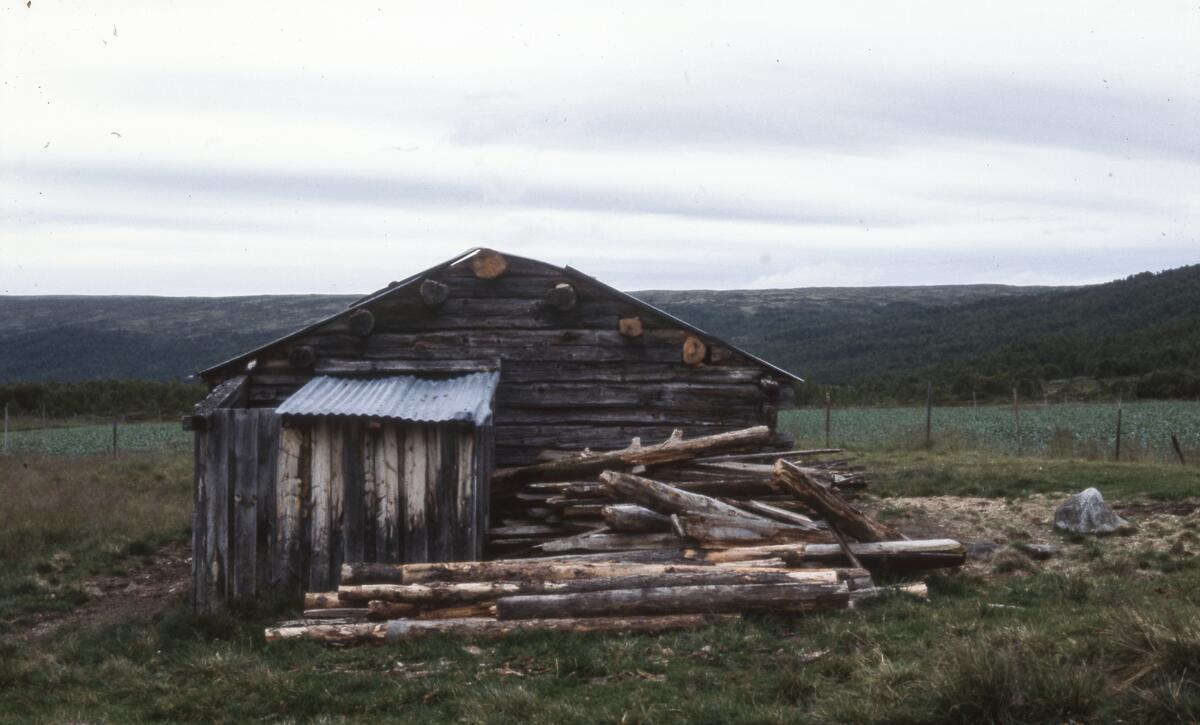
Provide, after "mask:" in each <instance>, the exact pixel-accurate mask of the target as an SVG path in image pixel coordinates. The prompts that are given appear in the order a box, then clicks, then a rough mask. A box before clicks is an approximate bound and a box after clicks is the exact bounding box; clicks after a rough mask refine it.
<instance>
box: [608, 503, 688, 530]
mask: <svg viewBox="0 0 1200 725" xmlns="http://www.w3.org/2000/svg"><path fill="white" fill-rule="evenodd" d="M600 513H601V515H602V516H603V517H604V523H605V524H607V525H608V528H609V529H611V530H612V531H615V532H618V533H627V534H629V533H632V534H649V533H665V532H668V531H670V530H671V520H670V519H669V518H667V517H666V516H663V515H662V514H660V513H657V512H655V511H651V510H650V509H648V508H645V507H643V506H638V505H637V504H614V505H610V506H605V507H603V508H602V509H601V510H600Z"/></svg>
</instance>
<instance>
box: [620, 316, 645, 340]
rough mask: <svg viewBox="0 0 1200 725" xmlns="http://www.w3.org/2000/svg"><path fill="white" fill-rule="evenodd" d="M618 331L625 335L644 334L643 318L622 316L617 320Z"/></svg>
mask: <svg viewBox="0 0 1200 725" xmlns="http://www.w3.org/2000/svg"><path fill="white" fill-rule="evenodd" d="M617 332H619V333H621V334H622V335H624V336H625V337H641V336H642V318H640V317H622V318H621V319H620V320H619V321H618V322H617Z"/></svg>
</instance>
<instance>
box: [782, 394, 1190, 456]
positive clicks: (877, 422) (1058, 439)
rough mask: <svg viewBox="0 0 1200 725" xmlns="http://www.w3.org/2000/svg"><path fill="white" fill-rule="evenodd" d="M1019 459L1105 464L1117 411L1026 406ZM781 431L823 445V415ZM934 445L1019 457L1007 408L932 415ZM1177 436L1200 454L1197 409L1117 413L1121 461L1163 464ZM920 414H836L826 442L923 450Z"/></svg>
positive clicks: (789, 416)
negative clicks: (1051, 458)
mask: <svg viewBox="0 0 1200 725" xmlns="http://www.w3.org/2000/svg"><path fill="white" fill-rule="evenodd" d="M1020 424H1021V449H1022V452H1023V453H1027V454H1032V455H1045V456H1056V457H1083V458H1102V457H1105V456H1111V455H1112V454H1113V451H1114V446H1115V442H1116V432H1117V406H1116V405H1108V404H1095V403H1078V404H1070V403H1068V404H1060V405H1040V404H1038V405H1030V406H1022V407H1021V410H1020ZM780 426H781V427H782V428H783V429H784V430H786V431H788V432H790V433H792V434H794V435H795V436H796V442H797V444H799V445H806V446H807V445H822V444H823V443H824V440H825V410H824V408H804V409H801V410H794V411H788V412H785V413H783V414H781V415H780ZM932 428H933V436H932V437H933V442H934V445H935V446H942V447H948V446H950V447H965V448H974V449H980V450H987V451H993V452H1000V453H1015V452H1016V450H1017V437H1016V420H1015V416H1014V414H1013V408H1012V406H980V407H978V408H974V407H971V406H963V407H948V408H936V407H935V408H934V409H933V426H932ZM1172 435H1176V436H1178V438H1179V441H1180V444H1181V445H1182V446H1183V449H1184V452H1185V455H1187V454H1189V453H1190V454H1191V455H1192V457H1194V456H1196V455H1200V403H1196V402H1188V401H1153V402H1141V403H1126V404H1125V405H1124V406H1123V408H1122V414H1121V451H1122V458H1126V457H1128V458H1131V459H1145V460H1167V459H1169V458H1171V457H1173V456H1174V453H1173V452H1172V449H1171V436H1172ZM924 439H925V408H924V407H921V406H914V407H904V408H836V407H835V408H834V409H833V411H832V414H831V425H830V443H831V444H833V445H837V446H844V447H848V448H889V447H894V448H904V447H914V446H919V445H921V444H923V442H924Z"/></svg>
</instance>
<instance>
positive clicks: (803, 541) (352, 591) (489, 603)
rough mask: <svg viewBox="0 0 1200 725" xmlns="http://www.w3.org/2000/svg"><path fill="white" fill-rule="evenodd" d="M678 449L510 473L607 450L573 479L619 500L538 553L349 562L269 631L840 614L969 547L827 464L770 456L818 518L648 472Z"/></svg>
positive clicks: (505, 630) (654, 625) (614, 624)
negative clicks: (927, 527)
mask: <svg viewBox="0 0 1200 725" xmlns="http://www.w3.org/2000/svg"><path fill="white" fill-rule="evenodd" d="M751 430H753V429H751ZM723 435H726V436H738V435H742V436H753V435H755V433H752V432H751V433H747V432H745V431H741V432H735V433H731V434H723ZM697 440H699V439H697ZM726 440H728V439H726ZM683 443H685V442H683V441H680V440H676V439H674V438H673V439H671V440H669V441H667V442H666V443H663V444H659V445H658V446H649V447H645V448H642V447H631V448H629V449H623V450H622V451H614V452H609V453H602V454H589V455H588V456H573V457H567V458H562V459H558V460H555V461H551V462H546V463H544V464H537V465H536V466H530V467H526V469H512V470H510V471H508V472H504V473H502V474H501V475H500V476H498V479H499V482H500V485H501V486H503V485H506V484H508V483H518V484H520V485H521V486H523V487H524V486H528V485H534V484H537V483H547V482H546V481H540V480H539V479H540V478H544V477H547V476H550V477H554V476H570V477H572V478H576V477H578V476H579V475H580V474H581V473H583V472H585V471H586V472H595V471H597V468H596V463H597V462H596V461H595V460H592V459H595V458H599V459H601V460H602V462H601V463H600V468H599V469H598V470H599V472H598V475H597V476H596V480H595V481H590V480H588V481H580V480H572V481H568V482H567V483H569V484H570V485H572V486H576V487H581V488H579V489H578V490H579V491H582V490H584V488H582V487H584V484H587V485H588V486H592V485H595V486H598V487H599V488H595V489H593V488H587V490H588V491H591V492H592V493H595V494H596V495H595V496H593V497H592V498H593V499H600V498H604V499H606V500H608V502H607V503H602V504H600V507H601V509H602V511H601V513H600V520H602V521H603V527H602V528H597V529H596V530H589V531H585V532H583V533H578V534H574V535H571V536H568V537H561V538H557V539H553V540H551V541H546V542H543V543H540V544H538V545H537V548H538V549H539V551H538V553H539V554H541V556H537V557H527V558H513V559H496V560H492V561H468V562H451V563H421V564H378V563H359V564H346V565H344V566H343V567H342V571H341V584H340V586H339V587H338V589H337V591H335V592H328V593H323V594H309V595H307V597H306V599H305V611H304V617H305V618H304V619H302V620H298V621H295V622H287V623H284V624H281V625H280V626H278V627H274V628H271V629H269V630H267V633H266V634H267V639H268V641H275V640H284V639H295V638H306V639H315V640H318V641H322V642H326V643H329V644H356V643H388V642H399V641H405V640H409V639H413V638H417V637H423V636H427V635H430V634H458V635H466V636H481V637H498V636H504V635H507V634H510V633H513V632H523V631H531V630H553V631H571V632H659V631H667V630H672V629H686V628H696V627H701V626H705V625H707V624H710V623H712V622H714V621H719V620H720V619H722V618H730V617H737V616H741V615H743V614H754V613H763V612H771V613H776V614H785V615H803V614H807V613H811V612H819V611H827V610H836V609H845V608H847V607H850V606H853V605H854V604H855V603H856V602H857V601H859V600H861V599H863V598H866V597H872V596H877V595H879V594H882V593H884V592H889V591H899V592H904V593H907V594H911V595H916V596H919V597H922V598H923V597H925V596H926V595H927V592H926V589H925V586H924V584H921V583H920V582H915V583H906V584H897V585H892V586H890V587H881V586H876V584H875V580H874V578H873V575H878V574H885V573H886V574H889V575H892V574H901V575H910V574H914V573H921V572H924V571H928V570H930V569H937V568H945V567H957V566H960V565H962V563H963V562H964V561H965V551H964V548H963V546H962V544H960V543H959V542H957V541H953V540H949V539H937V540H926V541H912V540H908V539H906V538H905V537H904V536H903V535H902V534H901V533H900V532H898V531H895V530H894V529H892V528H891V527H889V526H887V525H885V524H882V523H880V522H878V521H875V520H873V519H871V518H870V517H869V516H867V515H866V514H864V513H863V512H862V511H860V510H858V509H857V508H855V507H854V506H853V505H852V504H851V503H850V502H849V501H848V500H847V499H846V498H845V497H844V496H843V495H842V494H841V493H839V492H838V490H837V486H834V485H832V484H831V483H830V482H829V480H828V477H827V475H824V474H823V473H822V469H819V468H816V467H811V466H805V465H798V464H797V463H794V462H792V461H790V460H788V459H787V458H786V457H783V458H778V459H777V460H776V461H775V463H774V465H773V466H772V476H771V486H772V487H773V489H774V490H777V491H783V492H789V495H790V497H791V499H792V500H794V502H796V503H797V504H798V505H800V506H802V507H803V508H804V509H805V510H806V511H807V513H799V512H797V511H794V510H791V509H789V508H787V507H784V506H780V505H778V504H779V503H781V502H780V501H774V502H773V503H766V502H763V501H759V500H757V499H748V500H742V499H736V498H730V497H717V496H710V495H708V494H704V493H699V492H697V491H695V490H689V488H687V487H684V486H680V485H677V484H678V482H675V483H668V482H665V481H660V480H655V479H653V478H648V477H646V476H644V475H639V473H648V472H649V471H650V470H652V469H651V466H652V465H655V464H656V463H669V464H677V463H679V462H681V461H688V460H694V458H695V457H696V456H695V455H694V452H695V450H696V449H698V448H699V447H701V445H700V444H698V443H696V441H691V442H690V450H684V451H681V450H680V449H681V448H682V446H683ZM709 443H711V441H709ZM585 459H586V460H585ZM529 469H536V470H529ZM622 469H624V470H622ZM631 470H636V471H638V472H639V473H633V472H631ZM518 490H519V489H518ZM564 490H566V489H564ZM555 495H558V494H555ZM589 500H590V499H589ZM808 514H812V516H809V515H808Z"/></svg>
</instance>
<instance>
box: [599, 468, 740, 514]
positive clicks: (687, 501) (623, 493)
mask: <svg viewBox="0 0 1200 725" xmlns="http://www.w3.org/2000/svg"><path fill="white" fill-rule="evenodd" d="M600 480H601V481H602V482H603V483H604V485H605V486H607V487H608V489H609V490H610V491H611V492H612V496H613V497H614V498H616V499H618V500H621V499H624V500H633V501H635V502H637V503H639V504H641V505H643V506H646V507H647V508H651V509H653V510H655V511H657V512H659V513H662V514H693V513H707V514H721V515H725V516H741V517H745V518H748V519H752V520H755V519H757V520H762V518H761V517H759V516H756V515H754V514H752V513H748V512H746V511H742V510H741V509H739V508H736V507H734V506H730V505H729V504H727V503H723V502H721V501H718V500H717V499H715V498H712V497H711V496H705V495H704V494H700V493H692V492H691V491H684V490H682V489H679V488H676V487H674V486H671V485H669V484H666V483H662V482H661V481H655V480H652V479H649V478H642V477H641V476H634V475H633V474H629V473H620V472H618V471H605V472H604V473H602V474H600Z"/></svg>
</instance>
